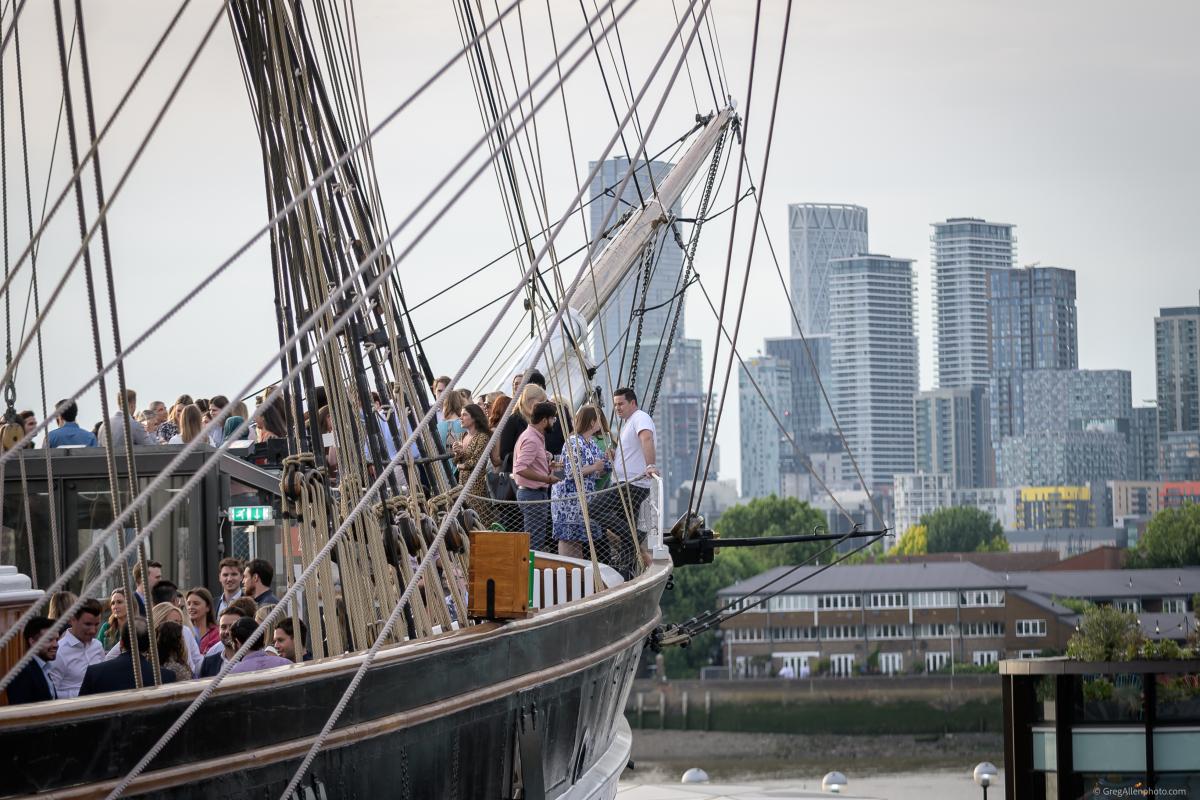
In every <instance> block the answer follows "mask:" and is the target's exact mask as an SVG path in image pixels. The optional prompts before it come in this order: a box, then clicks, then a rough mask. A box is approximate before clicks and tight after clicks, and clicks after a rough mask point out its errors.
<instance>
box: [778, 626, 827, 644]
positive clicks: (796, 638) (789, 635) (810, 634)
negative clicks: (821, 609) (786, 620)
mask: <svg viewBox="0 0 1200 800" xmlns="http://www.w3.org/2000/svg"><path fill="white" fill-rule="evenodd" d="M771 632H772V635H773V636H774V637H775V640H776V641H779V642H801V641H807V640H810V639H816V638H817V628H816V627H815V626H795V625H790V626H787V627H781V628H772V629H771Z"/></svg>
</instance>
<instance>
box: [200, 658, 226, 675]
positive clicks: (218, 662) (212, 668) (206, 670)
mask: <svg viewBox="0 0 1200 800" xmlns="http://www.w3.org/2000/svg"><path fill="white" fill-rule="evenodd" d="M224 665H225V654H224V653H223V652H222V653H213V654H212V655H207V656H205V657H204V660H203V661H201V662H200V674H199V675H197V676H196V677H198V678H215V677H217V673H218V672H220V671H221V667H222V666H224Z"/></svg>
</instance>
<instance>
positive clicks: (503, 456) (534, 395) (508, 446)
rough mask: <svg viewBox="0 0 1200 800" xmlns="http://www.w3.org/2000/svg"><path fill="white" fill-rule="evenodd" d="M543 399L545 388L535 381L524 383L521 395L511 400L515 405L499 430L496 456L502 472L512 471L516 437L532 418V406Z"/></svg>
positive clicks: (544, 397)
mask: <svg viewBox="0 0 1200 800" xmlns="http://www.w3.org/2000/svg"><path fill="white" fill-rule="evenodd" d="M545 399H546V390H545V389H543V388H542V387H540V386H538V385H537V384H536V383H530V384H526V386H525V389H524V390H523V391H522V392H521V396H520V397H518V398H517V399H516V400H514V401H513V402H514V403H516V405H517V407H516V408H514V409H513V410H512V414H510V415H509V418H508V420H507V421H506V422H505V423H504V430H502V431H501V432H500V443H499V445H498V446H499V448H500V449H499V452H498V457H499V459H500V465H501V466H500V469H501V471H502V472H512V469H511V465H512V455H513V450H515V449H516V447H517V439H520V438H521V434H522V433H524V432H525V429H526V428H528V427H529V420H530V419H532V418H533V407H534V406H536V405H537V404H538V403H541V402H544V401H545ZM497 424H499V422H498V421H497ZM506 467H508V468H506Z"/></svg>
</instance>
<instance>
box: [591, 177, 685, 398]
mask: <svg viewBox="0 0 1200 800" xmlns="http://www.w3.org/2000/svg"><path fill="white" fill-rule="evenodd" d="M592 166H593V167H594V166H595V165H594V164H593V165H592ZM671 168H672V165H671V164H669V163H666V162H663V161H652V162H650V164H649V165H648V167H647V165H646V164H645V162H642V163H641V165H640V166H639V168H638V170H637V171H636V172H635V173H634V178H636V179H637V182H636V183H635V180H634V178H630V180H629V182H628V183H627V184H626V185H625V191H624V192H623V193H622V195H621V197H620V200H619V201H618V199H617V198H616V197H614V196H612V195H615V193H616V187H617V186H618V185H619V184H620V182H621V179H622V178H623V177H624V176H625V172H626V171H627V170H628V169H629V159H627V158H624V157H620V158H610V159H608V160H607V161H605V162H604V163H603V164H602V165H601V167H600V171H599V172H598V173H597V174H596V177H595V178H594V179H593V180H592V186H591V197H592V203H591V205H590V207H589V211H590V215H591V229H590V234H591V235H592V236H596V235H597V233H598V232H599V230H600V226H601V223H602V222H603V221H604V217H605V214H607V213H608V210H609V208H610V207H611V206H612V205H613V204H614V203H617V204H618V208H617V209H616V211H615V212H613V216H612V218H611V219H609V223H608V224H609V226H612V225H613V224H614V223H615V222H616V220H617V219H618V218H619V217H620V215H621V214H622V213H623V212H624V211H627V210H629V209H630V208H637V207H639V206H640V204H641V198H642V197H647V196H649V192H650V178H651V176H652V177H653V179H654V181H660V180H662V179H663V178H664V177H665V176H666V175H667V173H668V172H670V170H671ZM639 189H640V195H639ZM610 193H611V195H610ZM672 212H673V213H676V214H678V213H679V207H678V205H677V206H676V207H675V208H673V209H672ZM664 236H665V237H667V241H666V242H665V244H662V243H661V238H662V237H664ZM659 237H660V242H659V244H662V246H661V247H660V246H658V244H656V246H655V253H656V259H657V265H656V266H655V267H654V269H653V271H652V273H651V277H650V285H649V287H648V289H647V291H646V292H645V298H646V301H645V306H644V307H645V309H646V312H645V314H638V313H637V312H638V311H639V310H640V309H641V308H642V307H643V305H642V280H643V277H644V274H643V272H642V270H640V269H631V270H630V271H629V274H628V275H627V276H626V277H625V279H624V280H623V281H622V283H621V286H620V288H619V289H617V291H616V293H614V294H613V296H612V297H611V298H609V300H608V302H607V303H605V305H604V309H603V310H602V311H601V313H600V316H599V317H598V318H597V319H596V322H595V323H594V325H593V327H592V353H593V358H594V359H595V361H596V364H597V367H598V370H597V372H596V378H597V380H598V381H599V382H600V383H602V384H604V385H607V384H608V383H609V381H610V376H611V382H612V388H614V389H615V388H617V387H618V386H624V385H627V384H629V383H632V384H634V385H633V389H634V390H635V391H636V392H637V394H638V398H639V399H640V400H642V401H643V403H644V402H645V398H646V397H648V396H649V390H650V389H652V388H653V386H654V383H655V380H656V378H657V369H656V368H655V367H654V366H653V365H654V363H656V359H655V356H656V354H658V353H659V351H660V348H661V346H662V345H663V341H662V340H663V339H664V337H665V336H667V335H669V333H670V326H671V317H672V315H673V314H674V305H673V304H672V303H671V298H672V297H673V296H674V295H675V294H676V293H677V292H678V291H679V285H678V284H679V281H680V279H681V277H682V269H683V252H682V251H681V250H680V249H679V247H678V246H676V244H675V242H674V241H673V240H672V239H671V234H670V231H669V230H667V229H666V228H665V227H664V228H663V229H662V232H661V233H660V234H659ZM678 302H679V303H680V304H682V303H683V302H684V298H683V296H682V295H681V296H680V297H679V299H678ZM639 317H641V329H642V333H641V346H640V348H638V350H639V355H638V370H637V376H636V380H635V381H629V380H628V377H629V374H630V365H631V364H632V362H633V353H634V349H635V344H636V341H637V327H638V318H639ZM683 328H684V326H683V320H682V316H681V318H680V323H679V326H678V328H677V329H676V331H675V338H674V341H673V342H672V343H671V346H672V349H673V348H674V346H676V345H678V344H679V342H680V340H682V339H683V337H684V330H683ZM674 357H675V355H674V354H673V355H672V357H671V358H672V359H674ZM680 388H687V389H690V390H691V391H700V387H699V386H694V387H680Z"/></svg>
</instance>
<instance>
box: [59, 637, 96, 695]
mask: <svg viewBox="0 0 1200 800" xmlns="http://www.w3.org/2000/svg"><path fill="white" fill-rule="evenodd" d="M103 660H104V645H102V644H100V642H99V641H98V640H96V639H92V640H91V641H90V642H88V643H87V644H86V645H85V644H84V643H83V642H81V641H79V639H77V638H75V634H73V633H71V631H70V630H67V631H65V632H64V633H63V635H62V638H61V639H59V640H58V655H57V656H55V657H54V660H53V661H51V662H50V672H49V674H50V677H51V682H52V683H53V684H54V688H55V689H57V690H58V696H59V697H78V696H79V687H80V685H81V684H82V683H83V673H85V672H87V668H88V667H90V666H91V665H92V664H96V663H98V662H100V661H103Z"/></svg>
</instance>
